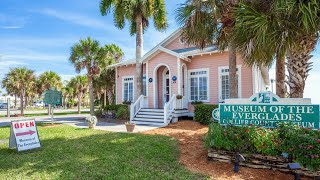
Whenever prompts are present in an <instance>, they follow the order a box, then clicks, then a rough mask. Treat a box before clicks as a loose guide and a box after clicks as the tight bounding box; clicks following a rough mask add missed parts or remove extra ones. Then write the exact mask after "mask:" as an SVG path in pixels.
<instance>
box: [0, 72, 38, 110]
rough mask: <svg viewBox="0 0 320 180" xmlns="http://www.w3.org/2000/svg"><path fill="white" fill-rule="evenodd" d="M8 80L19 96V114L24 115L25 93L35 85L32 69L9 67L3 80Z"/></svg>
mask: <svg viewBox="0 0 320 180" xmlns="http://www.w3.org/2000/svg"><path fill="white" fill-rule="evenodd" d="M7 79H10V81H12V82H13V87H14V88H15V89H16V90H17V93H18V94H19V96H20V109H21V115H24V107H25V106H24V104H26V103H27V101H25V103H24V102H23V101H24V99H26V98H25V97H26V95H27V93H28V91H30V90H31V89H32V87H35V75H34V71H32V70H30V69H27V68H14V69H11V70H10V71H9V72H8V73H7V74H6V75H5V77H4V79H3V81H7Z"/></svg>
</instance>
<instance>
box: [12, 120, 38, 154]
mask: <svg viewBox="0 0 320 180" xmlns="http://www.w3.org/2000/svg"><path fill="white" fill-rule="evenodd" d="M40 147H41V144H40V139H39V135H38V130H37V126H36V122H35V120H34V119H25V120H18V121H11V128H10V139H9V148H11V149H12V148H16V149H17V151H18V152H20V151H26V150H30V149H35V148H40Z"/></svg>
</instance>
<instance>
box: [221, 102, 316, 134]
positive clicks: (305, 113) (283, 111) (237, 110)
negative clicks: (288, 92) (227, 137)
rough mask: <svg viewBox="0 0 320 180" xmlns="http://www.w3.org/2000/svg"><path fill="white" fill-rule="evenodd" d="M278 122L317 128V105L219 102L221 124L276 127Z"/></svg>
mask: <svg viewBox="0 0 320 180" xmlns="http://www.w3.org/2000/svg"><path fill="white" fill-rule="evenodd" d="M279 122H292V123H293V124H296V125H298V126H300V127H304V128H312V129H319V105H278V104H277V105H276V104H272V105H271V104H270V105H267V104H263V105H262V104H250V105H249V104H220V123H221V124H232V125H249V124H252V125H257V126H264V127H276V125H277V123H279Z"/></svg>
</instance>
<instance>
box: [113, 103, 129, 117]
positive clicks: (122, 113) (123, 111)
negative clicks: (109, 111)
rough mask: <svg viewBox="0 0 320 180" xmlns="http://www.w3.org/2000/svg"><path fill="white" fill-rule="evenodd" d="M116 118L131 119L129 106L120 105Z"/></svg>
mask: <svg viewBox="0 0 320 180" xmlns="http://www.w3.org/2000/svg"><path fill="white" fill-rule="evenodd" d="M116 118H117V119H120V120H129V119H130V110H129V108H128V106H120V107H119V108H118V109H117V112H116Z"/></svg>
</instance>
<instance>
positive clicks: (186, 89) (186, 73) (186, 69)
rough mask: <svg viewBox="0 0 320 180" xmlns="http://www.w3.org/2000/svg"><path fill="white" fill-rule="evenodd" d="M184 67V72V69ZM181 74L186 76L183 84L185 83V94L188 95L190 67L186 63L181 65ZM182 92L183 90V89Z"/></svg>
mask: <svg viewBox="0 0 320 180" xmlns="http://www.w3.org/2000/svg"><path fill="white" fill-rule="evenodd" d="M183 69H184V74H182V70H183ZM181 75H182V76H183V77H184V78H183V80H184V82H183V85H184V88H183V90H184V92H183V96H188V67H187V65H186V64H185V63H182V65H181ZM180 79H181V77H180ZM181 89H182V86H181ZM181 93H182V91H181Z"/></svg>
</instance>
